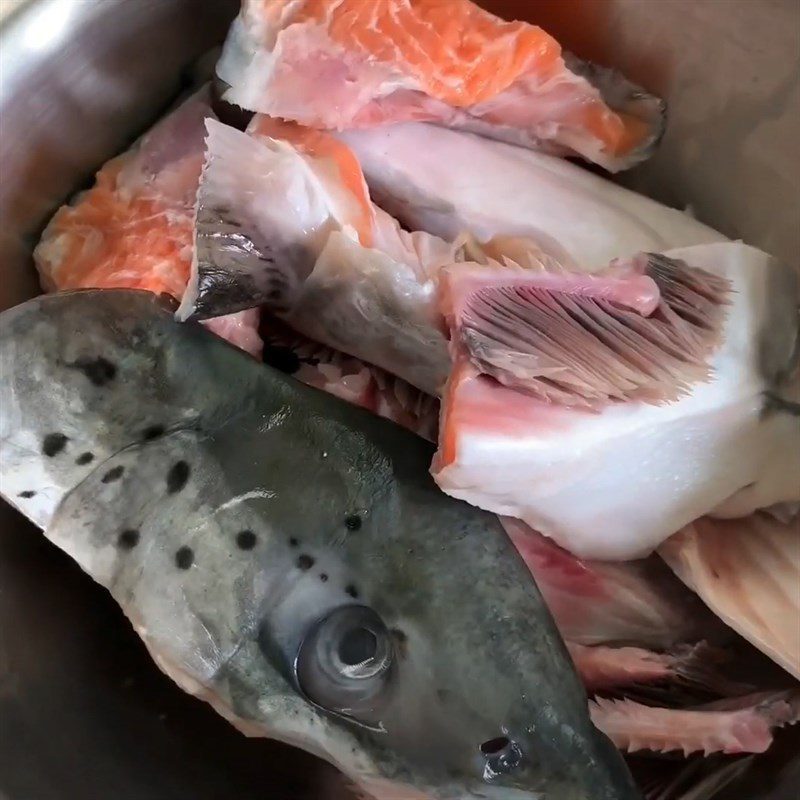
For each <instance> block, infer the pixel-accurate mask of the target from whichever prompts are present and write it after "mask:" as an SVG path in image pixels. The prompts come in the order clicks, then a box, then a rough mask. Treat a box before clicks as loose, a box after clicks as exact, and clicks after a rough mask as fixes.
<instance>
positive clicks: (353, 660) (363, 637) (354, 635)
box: [339, 628, 378, 667]
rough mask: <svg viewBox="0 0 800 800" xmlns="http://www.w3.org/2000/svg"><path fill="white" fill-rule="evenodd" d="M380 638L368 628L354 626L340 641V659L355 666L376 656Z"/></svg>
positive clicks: (349, 665)
mask: <svg viewBox="0 0 800 800" xmlns="http://www.w3.org/2000/svg"><path fill="white" fill-rule="evenodd" d="M377 652H378V638H377V636H375V634H374V633H373V632H372V631H371V630H369V629H368V628H352V629H350V630H349V631H347V632H346V633H345V634H344V636H342V640H341V642H339V659H340V660H341V662H342V664H345V665H346V666H348V667H355V666H357V665H358V664H363V663H365V662H367V661H371V660H372V659H373V658H375V654H376V653H377Z"/></svg>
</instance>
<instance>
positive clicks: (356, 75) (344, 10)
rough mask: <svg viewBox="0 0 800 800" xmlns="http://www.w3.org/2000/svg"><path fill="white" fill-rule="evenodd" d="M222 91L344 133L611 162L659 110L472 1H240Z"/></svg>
mask: <svg viewBox="0 0 800 800" xmlns="http://www.w3.org/2000/svg"><path fill="white" fill-rule="evenodd" d="M218 73H219V75H220V77H221V78H222V79H223V80H224V81H226V82H227V83H228V84H229V85H230V87H231V88H230V90H229V91H228V92H227V93H226V95H225V99H226V100H229V101H230V102H232V103H236V104H238V105H240V106H242V107H243V108H247V109H250V110H251V111H258V112H261V113H264V114H269V115H271V116H274V117H281V118H283V119H291V120H296V121H299V122H302V123H303V124H305V125H308V126H311V127H318V128H328V129H334V130H343V129H345V128H359V127H370V126H375V125H383V124H386V123H388V122H402V121H407V120H417V121H422V120H429V121H433V122H436V123H439V124H442V125H447V126H450V127H454V128H460V129H464V130H471V131H475V132H476V133H480V134H483V135H486V136H489V137H492V138H497V139H502V140H505V141H510V142H513V143H515V144H521V145H524V146H526V147H532V148H536V149H542V150H547V151H549V152H553V153H557V154H559V155H580V156H582V157H584V158H586V159H588V160H590V161H594V162H596V163H598V164H600V165H602V166H604V167H606V168H607V169H609V170H612V171H616V170H619V169H625V168H626V167H629V166H632V165H633V164H635V163H637V162H639V161H641V160H643V159H645V158H647V157H648V156H649V155H650V153H651V151H652V149H653V147H654V146H655V144H656V143H657V141H658V139H659V138H660V135H661V132H662V130H663V125H664V105H663V103H662V102H661V101H660V100H658V99H657V98H655V97H653V96H651V95H648V94H647V93H646V92H644V91H643V90H642V89H641V88H639V87H637V86H634V85H633V84H631V83H629V82H628V81H626V80H625V79H624V78H622V77H621V76H619V75H617V74H616V73H614V72H613V71H612V70H608V69H602V68H599V67H596V66H593V65H588V64H584V63H582V62H580V61H579V60H578V59H576V58H575V57H574V56H571V55H570V54H566V53H563V52H562V50H561V47H560V45H559V44H558V42H557V41H556V40H555V39H553V38H552V37H551V36H549V35H548V34H547V33H546V32H545V31H543V30H542V29H541V28H538V27H536V26H535V25H530V24H528V23H525V22H506V21H505V20H502V19H500V18H498V17H496V16H494V15H492V14H490V13H489V12H487V11H484V10H483V9H481V8H479V7H478V6H477V5H475V4H474V3H472V2H469V0H370V2H364V0H244V2H243V4H242V11H241V13H240V15H239V17H238V18H237V20H236V21H235V22H234V24H233V26H232V28H231V31H230V34H229V36H228V40H227V42H226V45H225V49H224V51H223V56H222V59H221V61H220V63H219V65H218Z"/></svg>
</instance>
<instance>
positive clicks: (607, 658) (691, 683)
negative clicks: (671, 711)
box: [567, 642, 753, 705]
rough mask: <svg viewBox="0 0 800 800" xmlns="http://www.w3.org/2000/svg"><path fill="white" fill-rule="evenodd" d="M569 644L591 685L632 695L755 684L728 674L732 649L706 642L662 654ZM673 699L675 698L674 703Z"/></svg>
mask: <svg viewBox="0 0 800 800" xmlns="http://www.w3.org/2000/svg"><path fill="white" fill-rule="evenodd" d="M567 649H568V650H569V652H570V655H571V656H572V658H573V661H574V662H575V666H576V668H577V669H578V672H579V674H580V675H581V677H582V678H583V679H584V683H585V684H586V686H587V688H588V689H590V690H595V691H598V692H606V693H607V692H608V691H614V690H615V689H619V690H620V694H622V696H624V697H625V698H627V699H645V700H650V701H654V700H658V701H659V702H660V703H661V702H668V703H670V701H675V704H676V705H677V704H681V703H682V700H683V698H682V695H683V694H687V695H688V697H689V698H691V697H692V693H694V694H697V692H698V690H700V692H701V693H705V694H707V693H711V694H713V695H717V696H729V695H735V694H745V693H747V692H752V691H753V687H752V686H750V685H746V684H740V683H736V682H734V681H731V680H729V679H727V678H726V677H725V676H724V675H723V674H722V673H721V672H720V670H719V669H718V665H719V664H720V663H722V662H724V661H726V660H727V658H728V656H727V653H725V651H723V650H719V649H718V648H715V647H712V646H711V645H709V644H707V643H706V642H698V643H697V644H694V645H678V646H677V647H675V648H673V650H672V651H671V652H669V653H657V652H653V651H651V650H646V649H644V648H641V647H611V646H607V645H594V646H591V647H587V646H584V645H579V644H575V643H573V642H568V643H567ZM670 704H672V703H670Z"/></svg>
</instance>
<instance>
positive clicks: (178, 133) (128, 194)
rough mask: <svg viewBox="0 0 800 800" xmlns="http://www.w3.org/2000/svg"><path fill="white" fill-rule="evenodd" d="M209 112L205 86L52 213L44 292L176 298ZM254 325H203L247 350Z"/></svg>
mask: <svg viewBox="0 0 800 800" xmlns="http://www.w3.org/2000/svg"><path fill="white" fill-rule="evenodd" d="M208 117H213V112H212V110H211V106H210V93H209V88H208V87H204V88H203V89H201V90H200V91H199V92H197V93H196V94H194V95H192V96H191V97H190V98H189V99H187V100H186V101H185V102H184V103H182V104H181V105H180V106H179V107H178V108H177V109H175V110H174V111H173V112H172V113H170V114H169V115H168V116H167V117H165V118H164V119H162V120H161V121H160V122H158V123H157V124H156V125H155V127H154V128H153V129H152V130H150V131H149V132H148V133H146V134H145V135H144V136H143V137H142V138H141V140H140V141H139V142H138V143H137V144H136V145H134V147H133V148H131V149H130V150H128V151H127V152H125V153H123V154H122V155H120V156H117V157H116V158H113V159H112V160H111V161H109V162H108V163H106V164H105V165H104V166H103V167H102V168H101V169H100V171H99V172H98V173H97V176H96V179H95V183H94V185H93V186H92V187H91V188H90V189H88V190H87V191H85V192H83V193H81V194H80V195H79V196H78V197H76V198H75V199H74V201H73V202H72V203H70V204H68V205H65V206H62V207H61V208H60V209H59V210H58V211H57V212H56V214H55V215H54V216H53V218H52V219H51V221H50V223H49V224H48V226H47V228H46V229H45V231H44V233H43V234H42V239H41V241H40V242H39V244H38V246H37V247H36V249H35V251H34V261H35V263H36V267H37V269H38V271H39V276H40V280H41V282H42V286H43V288H44V289H45V290H46V291H56V290H66V289H92V288H94V289H145V290H147V291H151V292H154V293H156V294H161V293H165V294H168V295H170V296H172V297H174V298H175V299H177V300H180V298H181V297H182V296H183V292H184V289H185V288H186V283H187V280H188V278H189V274H190V270H191V263H192V237H193V231H194V204H195V195H196V193H197V185H198V182H199V180H200V171H201V169H202V166H203V153H204V149H205V147H204V136H205V127H204V125H205V120H206V118H208ZM257 326H258V311H257V310H256V309H251V310H248V311H246V312H243V313H239V314H234V315H228V316H225V317H221V318H219V319H216V320H214V321H212V322H210V323H209V327H210V328H211V329H212V330H214V332H215V333H217V334H219V335H221V336H222V337H223V338H225V339H228V340H229V341H230V342H232V343H233V344H235V345H237V346H239V347H241V348H242V349H244V350H247V351H248V352H250V353H251V354H253V355H258V353H259V352H260V349H261V342H260V339H259V337H258V333H257Z"/></svg>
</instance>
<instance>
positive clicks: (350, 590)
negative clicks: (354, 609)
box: [344, 583, 358, 600]
mask: <svg viewBox="0 0 800 800" xmlns="http://www.w3.org/2000/svg"><path fill="white" fill-rule="evenodd" d="M344 590H345V592H346V593H347V594H349V595H350V597H352V598H353V600H356V599H358V589H356V587H355V586H353V584H352V583H349V584H348V585H347V586H345V587H344Z"/></svg>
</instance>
